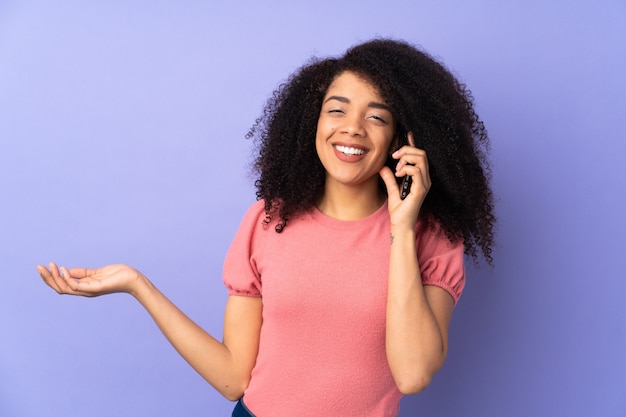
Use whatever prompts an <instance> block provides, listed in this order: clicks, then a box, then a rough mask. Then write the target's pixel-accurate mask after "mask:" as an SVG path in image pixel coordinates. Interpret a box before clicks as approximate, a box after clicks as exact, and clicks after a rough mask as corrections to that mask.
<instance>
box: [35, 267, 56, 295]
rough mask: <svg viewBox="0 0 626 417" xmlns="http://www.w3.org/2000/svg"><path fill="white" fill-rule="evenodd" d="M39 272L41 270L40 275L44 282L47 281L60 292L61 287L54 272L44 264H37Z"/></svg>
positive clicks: (46, 282)
mask: <svg viewBox="0 0 626 417" xmlns="http://www.w3.org/2000/svg"><path fill="white" fill-rule="evenodd" d="M37 272H39V276H40V277H41V279H43V282H45V284H46V285H47V286H49V287H50V288H52V289H53V290H55V291H56V292H57V293H60V288H59V286H58V284H57V283H56V282H55V281H54V279H53V278H52V274H51V273H50V271H49V270H48V268H46V267H45V266H43V265H37Z"/></svg>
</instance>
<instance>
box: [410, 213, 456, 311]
mask: <svg viewBox="0 0 626 417" xmlns="http://www.w3.org/2000/svg"><path fill="white" fill-rule="evenodd" d="M416 240H417V242H416V243H417V259H418V262H419V265H420V273H421V275H422V282H423V284H424V285H433V286H437V287H440V288H443V289H444V290H446V291H447V292H448V293H449V294H450V295H451V296H452V298H453V299H454V304H455V305H456V303H457V302H458V301H459V298H460V297H461V293H462V292H463V288H464V287H465V266H464V264H463V250H464V246H463V240H462V239H460V238H459V239H457V240H456V241H455V242H450V240H449V239H448V237H447V236H446V234H445V233H444V232H443V231H442V230H441V228H440V227H435V228H430V227H428V226H426V225H425V224H419V225H418V228H417V238H416Z"/></svg>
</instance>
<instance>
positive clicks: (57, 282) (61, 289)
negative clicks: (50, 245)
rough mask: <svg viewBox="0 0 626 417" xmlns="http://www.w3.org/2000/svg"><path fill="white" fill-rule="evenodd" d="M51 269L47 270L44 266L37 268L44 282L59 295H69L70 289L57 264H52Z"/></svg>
mask: <svg viewBox="0 0 626 417" xmlns="http://www.w3.org/2000/svg"><path fill="white" fill-rule="evenodd" d="M49 268H50V269H47V268H46V267H44V266H40V267H38V268H37V270H38V271H39V274H40V275H41V278H43V280H44V282H45V283H46V284H47V285H48V286H49V287H51V288H52V289H53V290H54V291H56V292H57V293H58V294H67V293H68V291H69V288H68V287H67V284H66V282H65V280H64V278H63V277H62V276H61V275H60V273H59V269H58V267H57V266H56V264H54V263H50V264H49Z"/></svg>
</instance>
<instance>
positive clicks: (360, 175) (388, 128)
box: [315, 72, 395, 187]
mask: <svg viewBox="0 0 626 417" xmlns="http://www.w3.org/2000/svg"><path fill="white" fill-rule="evenodd" d="M394 131H395V122H394V119H393V116H392V114H391V109H390V108H389V106H388V105H387V104H386V103H385V102H384V100H383V99H382V98H381V96H380V94H379V93H378V90H377V88H375V87H374V86H373V85H372V84H370V83H369V82H367V81H365V80H364V79H363V78H361V77H359V76H358V75H356V74H355V73H352V72H343V73H341V74H339V75H338V76H337V77H336V78H335V80H334V81H333V82H332V83H331V85H330V86H329V87H328V91H327V92H326V95H325V96H324V100H323V102H322V109H321V111H320V116H319V120H318V122H317V133H316V136H315V147H316V150H317V155H318V156H319V158H320V161H321V162H322V165H323V166H324V168H325V170H326V186H327V187H328V186H333V185H340V184H341V185H348V186H362V185H364V184H368V185H372V184H376V186H377V184H378V177H377V176H378V171H380V169H381V168H382V167H383V165H384V164H385V161H386V160H387V157H388V155H389V147H390V145H391V143H392V141H393V138H394Z"/></svg>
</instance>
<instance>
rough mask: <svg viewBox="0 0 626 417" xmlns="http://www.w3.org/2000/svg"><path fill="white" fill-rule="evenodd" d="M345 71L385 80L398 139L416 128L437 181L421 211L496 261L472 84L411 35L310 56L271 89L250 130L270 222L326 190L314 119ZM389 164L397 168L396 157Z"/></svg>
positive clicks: (483, 140)
mask: <svg viewBox="0 0 626 417" xmlns="http://www.w3.org/2000/svg"><path fill="white" fill-rule="evenodd" d="M346 71H350V72H353V73H355V74H357V75H359V76H360V77H363V79H365V80H367V81H369V82H371V84H372V85H374V86H376V87H377V88H378V91H379V94H380V95H381V96H382V97H383V99H385V101H386V103H387V104H388V105H389V106H390V107H391V109H392V113H393V116H394V120H395V121H396V136H397V137H398V138H402V139H401V141H404V143H402V142H401V143H399V145H400V146H402V145H404V144H405V143H406V132H408V131H412V132H413V135H414V138H415V142H416V143H415V145H416V146H417V147H418V148H421V149H424V150H425V151H426V153H427V155H428V163H429V168H430V176H431V181H432V186H431V188H430V190H429V192H428V194H427V196H426V199H425V200H424V203H423V204H422V208H421V210H420V216H421V217H422V218H423V219H425V220H426V221H427V222H428V223H429V224H430V225H431V226H432V227H434V226H435V225H437V224H439V225H440V226H441V228H442V230H443V231H444V232H445V234H446V235H447V237H448V238H449V239H450V240H451V241H455V240H457V239H463V242H464V245H465V252H466V254H468V255H470V256H472V257H473V258H474V260H476V259H477V252H478V249H480V251H481V252H482V254H483V256H484V258H485V259H486V260H487V262H488V263H489V264H492V263H493V259H492V254H491V247H492V246H493V243H494V230H493V229H494V225H495V216H494V213H493V211H494V203H493V195H492V192H491V189H490V187H489V180H490V169H489V164H488V160H487V157H486V155H487V153H488V150H489V138H488V135H487V131H486V129H485V127H484V125H483V123H482V122H481V120H480V119H479V117H478V115H477V114H476V113H475V111H474V108H473V98H472V95H471V93H470V92H469V90H468V89H467V88H466V87H465V85H464V84H462V83H460V82H459V81H458V80H457V79H456V78H455V77H454V76H453V75H452V74H451V73H450V72H449V71H448V70H447V69H446V68H445V67H444V66H443V65H442V64H441V63H439V62H437V61H436V60H435V59H433V58H432V57H431V56H430V55H428V54H427V53H425V52H423V51H421V50H419V49H417V48H416V47H414V46H412V45H410V44H409V43H407V42H404V41H398V40H391V39H375V40H371V41H368V42H365V43H362V44H359V45H356V46H354V47H352V48H350V49H349V50H348V51H347V52H346V53H345V54H344V55H343V56H341V57H339V58H327V59H313V60H311V61H310V62H308V63H307V64H306V65H304V66H303V67H301V68H300V69H299V70H298V71H296V72H295V73H294V74H293V75H292V76H291V77H290V78H289V79H288V80H287V81H286V82H285V83H283V84H281V85H280V86H279V87H278V89H277V90H276V91H275V92H274V94H273V95H272V97H271V98H270V99H269V100H268V102H267V104H266V105H265V108H264V111H263V114H262V115H261V116H260V117H259V118H258V119H257V120H256V122H255V124H254V125H253V126H252V128H251V129H250V131H249V132H248V135H247V137H248V138H254V139H255V144H256V151H257V155H258V156H257V158H256V160H255V161H254V163H253V170H254V171H255V173H256V174H258V180H257V181H256V183H255V185H256V188H257V192H256V195H257V198H258V199H263V200H264V201H265V211H266V220H265V222H266V223H268V224H269V222H270V221H271V220H272V218H274V217H275V216H276V215H277V216H278V219H277V220H278V221H277V224H276V231H277V232H281V231H282V230H283V228H284V227H286V225H287V222H288V219H289V218H290V217H291V216H293V215H296V214H298V213H301V212H304V211H306V210H309V209H310V208H312V207H313V206H314V205H315V204H316V203H317V202H318V201H319V200H320V198H321V197H322V194H323V192H324V181H325V176H326V174H325V171H324V167H323V166H322V164H321V162H320V160H319V158H318V156H317V153H316V150H315V134H316V128H317V121H318V117H319V113H320V109H321V106H322V101H323V98H324V95H325V94H326V91H327V89H328V87H329V86H330V84H331V83H332V81H333V80H334V79H335V78H336V77H337V76H338V75H339V74H341V73H343V72H346ZM398 147H399V146H398ZM387 164H388V166H389V167H390V168H391V169H392V170H394V169H395V164H396V161H393V160H391V159H390V160H389V161H388V162H387ZM381 186H382V181H381ZM383 188H384V187H383Z"/></svg>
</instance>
